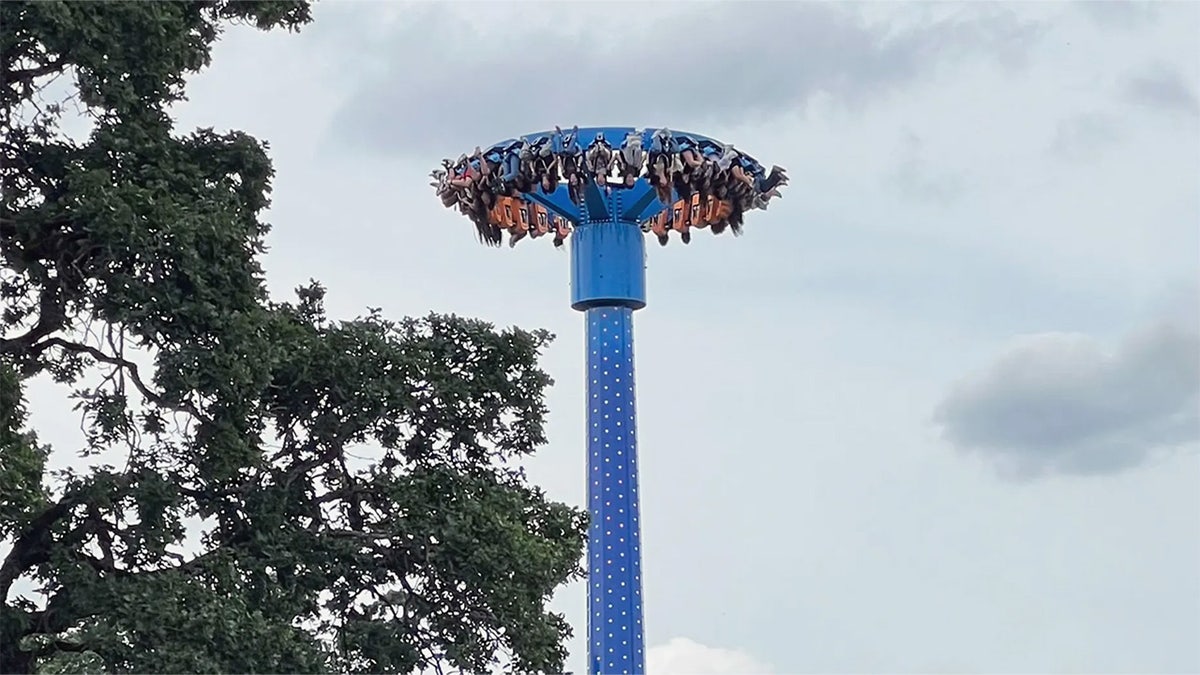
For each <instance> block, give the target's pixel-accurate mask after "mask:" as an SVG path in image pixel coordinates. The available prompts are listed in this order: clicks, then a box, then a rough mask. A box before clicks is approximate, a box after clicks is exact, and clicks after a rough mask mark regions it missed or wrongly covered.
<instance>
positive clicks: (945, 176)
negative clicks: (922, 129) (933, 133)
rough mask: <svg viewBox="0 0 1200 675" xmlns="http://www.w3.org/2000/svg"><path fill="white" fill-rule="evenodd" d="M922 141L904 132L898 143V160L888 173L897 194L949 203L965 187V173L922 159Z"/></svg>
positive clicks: (924, 155)
mask: <svg viewBox="0 0 1200 675" xmlns="http://www.w3.org/2000/svg"><path fill="white" fill-rule="evenodd" d="M926 154H927V153H926V152H925V141H924V140H922V139H921V137H920V136H918V135H917V134H915V133H913V132H912V131H911V130H910V131H907V132H906V133H905V134H904V136H903V140H902V142H901V148H900V152H899V156H900V160H899V164H897V166H896V168H895V169H894V170H893V171H892V172H891V174H890V175H889V179H890V180H891V182H892V185H894V186H895V187H896V189H898V190H899V191H900V193H901V194H903V195H905V196H906V197H909V198H910V199H915V200H918V201H925V202H935V203H939V204H949V203H951V202H955V201H958V200H959V199H961V198H962V197H963V195H964V193H965V192H966V190H967V189H968V184H967V180H966V176H965V175H963V174H962V173H961V172H953V171H949V170H945V169H941V168H939V167H938V166H937V165H936V164H934V163H932V162H930V161H929V160H928V159H926Z"/></svg>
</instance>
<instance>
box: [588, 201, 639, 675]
mask: <svg viewBox="0 0 1200 675" xmlns="http://www.w3.org/2000/svg"><path fill="white" fill-rule="evenodd" d="M586 194H587V199H586V200H585V205H584V207H583V208H582V209H581V211H582V215H583V218H582V219H581V220H582V221H583V222H581V223H580V225H579V227H578V228H577V229H576V231H575V233H574V235H572V237H571V306H572V307H573V308H575V309H577V310H580V311H583V312H585V316H586V318H587V338H586V339H587V402H588V437H587V438H588V440H587V452H588V461H587V475H588V511H589V513H590V515H591V526H590V529H589V533H588V628H587V631H588V672H589V673H591V674H592V675H615V674H618V673H619V674H622V675H642V674H643V673H645V672H646V665H645V664H646V655H645V634H644V629H643V625H642V550H641V523H640V519H639V517H638V513H639V512H638V506H639V504H638V470H637V416H636V411H635V391H634V364H633V312H634V310H636V309H641V308H642V307H645V305H646V271H645V270H646V266H645V255H646V250H645V239H644V237H643V234H642V232H641V229H640V228H639V227H638V225H637V224H636V223H633V222H624V221H622V220H620V219H619V216H617V215H616V214H620V213H621V212H622V209H621V207H622V204H621V194H620V193H619V192H616V193H613V194H604V193H601V192H600V191H599V190H597V189H596V188H595V187H590V188H589V189H588V190H587V193H586Z"/></svg>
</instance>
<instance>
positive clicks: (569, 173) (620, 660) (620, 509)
mask: <svg viewBox="0 0 1200 675" xmlns="http://www.w3.org/2000/svg"><path fill="white" fill-rule="evenodd" d="M611 139H620V141H619V144H618V145H617V146H616V147H614V146H613V145H612V140H611ZM431 176H432V177H433V178H434V181H433V183H432V185H433V186H434V187H435V188H437V193H438V196H439V197H440V198H441V200H442V203H443V204H444V205H445V206H446V207H448V208H453V207H455V206H457V207H458V208H459V209H460V210H461V211H462V213H464V214H465V215H467V216H468V217H469V218H470V219H471V220H472V222H474V224H475V228H476V231H477V233H478V236H479V239H480V241H482V242H483V243H485V244H487V245H490V246H499V245H500V244H501V242H502V239H503V233H504V232H505V231H507V232H508V233H509V245H510V246H513V245H516V243H517V242H518V241H520V240H521V239H523V238H525V237H526V236H528V237H530V238H538V237H541V236H543V235H546V234H549V233H551V232H553V235H554V236H553V241H554V245H555V246H556V247H560V246H562V245H563V243H564V242H565V241H566V240H567V238H568V237H570V239H571V307H572V308H574V309H576V310H579V311H582V312H584V313H585V315H586V317H587V337H586V344H587V376H588V385H587V401H588V422H587V424H588V428H587V432H588V435H587V438H588V443H587V452H588V467H587V475H588V509H589V512H590V515H591V525H590V530H589V533H588V554H587V555H588V590H589V592H588V627H587V640H588V671H589V673H592V674H593V675H598V674H600V673H603V674H605V675H608V674H615V673H627V674H630V675H636V674H641V673H644V672H645V640H644V632H643V627H642V575H641V562H642V558H641V528H640V523H639V518H638V472H637V429H636V416H635V413H634V377H633V311H634V310H637V309H641V308H643V307H645V306H646V265H645V258H646V246H645V237H644V234H653V235H654V236H655V238H656V239H657V240H658V242H659V243H660V244H662V245H664V246H665V245H666V244H667V243H668V241H669V239H670V234H671V233H672V232H676V233H678V234H679V236H680V238H681V239H682V241H683V243H685V244H686V243H689V242H690V241H691V232H692V229H693V228H708V229H710V230H711V231H712V232H713V234H721V233H722V232H724V231H725V230H727V229H728V230H730V231H731V232H733V234H735V235H738V234H741V232H742V224H743V217H744V214H745V213H746V212H747V211H750V210H752V209H765V208H766V207H767V204H768V203H769V202H770V200H771V198H773V197H778V196H780V195H779V188H782V187H783V186H784V185H786V184H787V182H788V179H787V174H786V173H785V171H784V170H783V169H782V168H780V167H778V166H776V167H772V168H771V170H770V171H769V172H768V171H766V170H765V169H763V167H762V165H761V164H759V163H758V162H757V161H756V160H755V159H754V158H752V157H750V156H749V155H747V154H745V153H743V152H741V151H739V150H737V149H735V148H734V147H733V146H732V145H726V144H723V143H720V142H718V141H715V140H713V139H711V138H707V137H705V136H699V135H696V134H690V133H681V132H678V131H676V132H672V131H670V130H669V129H658V130H655V129H644V130H643V129H633V128H628V127H603V128H587V129H580V128H578V127H574V128H572V129H571V130H569V131H563V130H562V129H560V128H558V127H555V129H554V131H548V132H541V133H535V134H529V135H527V136H523V137H521V138H518V139H512V140H508V141H503V142H500V143H497V144H495V145H492V146H490V147H489V148H487V149H486V150H484V149H482V148H478V147H477V148H476V149H475V153H474V155H472V156H467V155H463V156H461V157H460V158H459V159H458V161H457V162H454V161H452V160H449V159H447V160H444V161H443V162H442V168H441V169H438V170H435V171H434V172H433V173H432V174H431ZM614 177H615V179H616V180H615V181H614V180H613V179H614ZM564 183H565V185H564Z"/></svg>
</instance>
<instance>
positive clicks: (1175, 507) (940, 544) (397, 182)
mask: <svg viewBox="0 0 1200 675" xmlns="http://www.w3.org/2000/svg"><path fill="white" fill-rule="evenodd" d="M635 8H636V9H637V14H633V12H634V10H635ZM1198 35H1200V5H1196V4H1191V3H1170V4H1168V3H1160V4H1154V5H1128V4H1118V3H1103V4H1101V3H1091V4H1083V3H1077V4H1070V5H1060V4H1049V3H1021V4H1002V5H994V4H983V3H956V4H937V5H935V4H907V5H906V4H899V3H895V4H892V3H888V4H882V3H881V4H872V5H866V6H859V5H852V4H843V3H837V4H803V3H784V2H778V3H765V2H764V3H749V2H726V3H716V4H705V3H699V2H689V3H681V4H671V5H666V4H662V5H651V6H646V5H636V6H635V5H634V4H632V3H616V2H612V3H607V4H595V5H593V4H584V3H571V4H567V3H561V4H559V3H555V4H534V3H515V4H507V3H500V2H496V3H492V4H488V5H472V4H464V3H452V4H436V5H435V4H409V3H401V2H341V1H339V2H332V1H330V2H326V3H324V4H320V5H318V8H317V11H316V22H315V23H314V25H312V26H310V27H309V28H308V29H306V30H305V31H304V32H303V33H302V34H301V35H298V36H296V35H287V34H279V35H263V34H260V33H256V32H254V31H251V30H237V31H232V32H230V33H228V34H227V36H226V38H225V40H224V41H223V43H222V44H221V46H220V47H219V48H218V49H217V51H216V53H215V56H214V63H213V66H212V68H211V69H210V70H208V71H207V72H206V73H205V74H203V75H202V76H199V77H197V78H195V79H194V82H193V84H192V87H191V101H190V102H189V103H188V104H187V105H185V106H183V107H182V108H181V110H180V118H181V128H182V129H185V130H186V129H189V128H192V127H196V126H216V127H217V128H219V129H226V128H235V129H243V130H246V131H248V132H250V133H252V134H254V135H255V136H257V137H259V138H262V139H265V140H267V141H269V142H270V144H271V148H272V156H273V157H274V160H275V165H276V169H277V171H278V177H277V179H276V182H275V186H276V187H275V194H274V208H273V210H272V212H271V214H270V219H271V221H272V222H273V225H274V228H275V229H274V231H273V233H272V234H271V236H270V240H269V242H270V244H271V247H272V250H271V253H270V254H269V256H268V257H267V260H266V267H267V270H268V273H269V283H270V286H271V288H272V291H273V292H274V293H275V294H276V295H277V296H283V295H284V294H287V293H289V292H290V289H292V288H293V287H295V286H297V285H298V284H300V283H303V282H304V281H305V280H307V279H308V278H310V277H315V278H317V279H320V280H321V281H323V282H324V283H326V284H327V285H328V286H329V289H330V294H329V308H330V311H331V313H332V314H334V315H337V316H340V317H343V318H351V317H353V316H356V315H358V314H360V313H362V312H364V311H365V308H366V307H368V306H372V307H382V308H384V310H385V312H386V313H388V314H389V315H392V316H400V315H406V314H415V315H420V314H424V313H426V312H429V311H431V310H432V311H438V312H455V313H459V314H464V315H470V316H476V317H482V318H486V319H488V320H491V321H494V322H496V323H497V324H501V325H511V324H516V325H520V326H523V327H527V328H536V327H545V328H549V329H551V330H552V331H554V332H555V333H557V334H558V336H559V339H558V341H557V342H556V343H555V345H554V346H553V348H552V349H551V350H550V352H549V354H548V356H547V359H546V362H545V365H546V367H547V368H548V370H549V371H550V373H551V374H552V375H553V377H554V378H555V379H556V380H557V385H556V386H555V387H554V389H553V390H552V392H551V394H550V407H551V426H550V445H549V446H548V447H547V448H546V449H545V450H544V451H543V452H542V453H541V454H540V456H538V457H537V458H535V459H534V460H533V462H532V464H531V466H530V470H531V475H532V476H533V478H534V479H535V480H536V481H538V482H539V483H541V484H542V485H544V486H545V487H546V488H547V489H548V490H549V491H550V492H551V493H552V494H553V495H554V496H556V497H557V498H559V499H562V500H566V501H570V502H573V503H577V504H582V503H583V497H584V489H585V483H584V465H585V453H584V440H585V439H584V435H583V433H582V430H583V419H584V405H583V403H584V394H583V388H584V380H583V378H582V377H581V375H582V373H583V349H582V345H583V321H582V317H581V316H580V315H578V314H577V313H575V312H573V311H572V310H571V309H570V308H569V306H568V288H567V262H568V257H567V256H566V255H565V254H563V253H562V252H558V251H555V250H553V248H552V247H551V246H550V245H549V242H548V241H546V240H539V241H525V242H522V244H521V245H520V246H518V247H517V248H516V249H512V250H510V249H508V248H507V247H505V248H503V249H500V250H494V249H485V248H483V247H481V246H479V245H478V244H477V243H476V242H475V240H474V233H473V228H472V226H471V224H470V223H469V222H468V221H467V220H466V219H465V218H463V217H462V216H459V215H456V214H455V213H452V212H450V211H448V210H446V209H443V208H442V207H441V205H440V203H439V201H438V200H437V199H436V197H435V196H434V194H433V192H432V190H431V189H430V188H429V187H428V185H427V178H426V175H427V173H428V171H429V170H430V169H432V168H433V167H434V166H436V165H437V164H438V162H439V161H440V160H441V159H442V158H443V157H457V156H458V155H459V154H460V153H462V152H467V151H470V150H471V149H473V148H474V147H475V146H476V145H484V144H487V143H491V142H494V141H498V140H501V139H504V138H508V137H511V136H515V135H518V134H521V133H525V132H530V131H536V130H541V129H544V128H547V127H550V126H553V125H554V124H559V125H562V126H569V125H572V124H579V125H581V126H588V125H639V126H640V125H652V126H662V125H666V126H670V127H671V128H672V129H685V130H693V131H696V132H698V133H704V134H706V135H709V136H713V137H715V138H719V139H721V140H723V141H727V142H732V143H735V144H736V145H737V146H738V147H739V148H741V149H744V150H746V151H748V152H750V153H751V154H753V155H755V156H756V157H757V158H758V159H759V160H760V161H762V162H763V163H764V164H766V165H767V166H770V165H771V164H780V165H783V166H785V167H787V168H788V170H789V173H790V175H791V176H792V182H791V185H790V186H788V187H787V189H786V190H785V192H784V198H783V199H782V200H779V201H776V202H773V203H772V206H771V209H770V210H769V211H767V212H754V213H752V214H750V216H749V217H748V219H747V226H746V234H745V236H744V237H742V238H740V239H734V238H733V237H730V236H728V235H725V236H721V237H712V236H710V235H709V234H708V233H707V232H700V233H697V235H696V237H695V239H694V241H693V243H692V244H691V246H689V247H683V246H681V245H679V243H678V240H677V239H675V240H673V241H672V244H671V246H669V247H668V248H665V249H660V248H659V247H658V246H657V245H652V246H651V247H650V249H651V250H650V258H649V265H650V269H649V278H648V282H649V294H650V301H649V302H650V304H649V307H647V308H646V309H645V310H643V311H641V312H638V313H637V315H636V329H635V332H636V335H637V365H638V369H639V373H638V384H639V387H640V388H639V392H638V393H639V397H640V398H639V401H638V404H639V422H640V424H641V427H640V439H641V442H640V449H641V452H642V453H643V454H642V462H641V466H642V471H643V474H642V477H641V481H642V493H643V502H642V509H643V522H644V527H645V532H644V542H645V543H644V546H643V551H644V556H645V562H644V581H645V593H644V595H645V598H646V626H647V630H648V634H647V640H648V642H649V643H650V644H651V645H654V648H653V649H652V650H651V652H650V658H649V663H650V668H651V672H652V673H657V674H658V675H667V674H670V673H701V672H705V673H746V672H775V673H800V672H890V673H901V672H1056V673H1057V672H1089V673H1099V672H1145V673H1168V672H1177V673H1182V672H1197V671H1200V639H1198V636H1200V453H1198V449H1200V420H1198V419H1197V408H1198V405H1200V402H1198V398H1197V397H1198V389H1200V363H1198V358H1200V357H1198V354H1200V338H1198V333H1200V316H1198V311H1200V310H1198V304H1197V302H1198V294H1197V288H1196V283H1197V279H1198V277H1200V187H1198V186H1200V181H1198V178H1200V99H1198V93H1197V84H1198V83H1200V46H1198V45H1200V39H1198ZM43 394H44V395H47V396H48V395H49V392H48V391H42V392H40V393H39V396H41V395H43ZM53 410H54V409H53V407H51V406H49V405H45V406H42V407H41V408H39V412H38V413H37V414H36V415H35V423H38V424H39V426H40V427H41V431H42V433H43V435H44V436H45V437H46V440H49V441H53V440H55V435H54V434H55V430H54V429H53V427H54V426H55V421H54V417H53V416H52V411H53ZM54 414H60V413H54ZM58 426H59V427H61V426H62V425H58ZM62 433H66V432H62ZM60 442H66V441H60ZM584 603H585V594H584V589H583V588H582V587H581V586H574V587H570V588H567V589H565V590H564V591H563V592H561V593H560V594H559V597H558V598H557V600H556V601H555V604H556V606H557V607H558V608H560V609H561V610H563V611H566V612H567V613H568V615H569V617H570V619H571V621H572V623H573V624H574V625H575V626H576V627H577V632H582V629H583V627H584V623H585V613H584ZM583 651H584V645H583V643H582V642H581V641H578V640H577V641H575V642H573V644H572V653H573V655H572V660H571V666H572V667H573V668H574V669H575V670H576V671H577V672H580V671H583V670H584V662H583V657H584V653H583Z"/></svg>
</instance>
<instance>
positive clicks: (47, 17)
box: [0, 0, 586, 673]
mask: <svg viewBox="0 0 1200 675" xmlns="http://www.w3.org/2000/svg"><path fill="white" fill-rule="evenodd" d="M309 11H310V8H309V6H308V4H307V3H306V2H298V1H293V2H246V1H239V2H232V1H228V0H221V1H204V2H111V3H67V2H48V1H44V2H30V3H25V2H3V3H0V55H2V68H3V82H2V83H0V115H2V116H3V117H2V118H0V135H2V138H0V143H2V144H3V147H2V148H0V156H2V160H3V164H2V166H0V179H2V181H3V183H2V187H3V191H2V192H3V194H2V196H0V303H2V305H0V307H2V311H0V336H3V337H2V338H0V537H3V540H4V542H5V544H4V546H3V547H0V553H3V554H4V555H3V561H2V563H0V594H2V596H3V599H4V604H3V607H2V609H0V662H2V667H0V669H2V670H3V671H4V672H31V671H42V672H50V671H79V670H96V669H104V670H107V671H109V672H131V671H132V672H196V673H202V672H262V671H270V672H318V671H374V672H381V671H387V672H411V671H414V670H418V669H425V668H430V667H434V666H437V665H439V664H444V665H448V666H450V667H453V668H458V669H462V670H467V671H474V672H477V671H481V670H484V669H485V668H487V667H488V666H489V665H490V664H493V663H495V662H496V661H497V660H498V659H506V663H508V665H507V666H506V667H507V668H509V669H511V670H517V671H523V672H530V671H554V670H560V669H561V668H562V664H563V661H564V658H565V651H564V646H563V643H564V641H565V639H566V637H567V636H568V635H569V633H570V629H569V627H568V626H567V625H566V623H565V622H564V620H563V618H562V617H561V616H559V615H556V614H554V613H551V612H549V611H548V610H547V607H546V605H547V601H548V598H549V596H550V594H551V593H552V592H553V591H554V590H555V589H556V588H557V587H559V586H560V585H562V584H563V583H565V582H567V581H569V580H571V579H573V578H576V577H577V576H578V575H580V574H581V569H580V558H581V554H582V548H583V541H584V531H585V527H586V523H585V515H584V514H583V513H582V512H580V511H579V510H577V509H574V508H571V507H569V506H566V505H564V504H559V503H553V502H551V501H549V500H548V499H547V498H546V496H545V495H544V494H543V493H542V492H541V491H540V490H538V489H537V488H536V487H534V486H531V485H530V484H529V483H528V481H527V480H526V478H525V477H524V475H523V473H522V472H521V470H520V468H519V467H518V466H517V465H516V464H515V462H517V461H519V459H520V458H521V457H523V456H526V455H528V454H529V453H531V452H533V451H534V450H535V449H536V448H537V447H539V446H540V445H542V444H544V442H545V437H544V431H543V422H544V416H545V413H546V408H545V404H544V392H545V389H546V388H547V387H548V386H549V385H550V384H551V381H550V378H549V377H548V376H547V375H546V373H544V372H543V371H542V370H541V369H540V368H539V366H538V358H539V355H540V353H541V352H542V350H543V349H544V348H545V346H546V345H547V344H548V342H549V340H550V339H551V336H550V335H548V334H547V333H545V332H527V331H523V330H519V329H508V330H497V329H495V328H494V327H492V326H490V325H488V324H485V323H483V322H480V321H474V320H468V319H464V318H460V317H455V316H439V315H432V316H428V317H425V318H420V319H411V318H410V319H404V320H401V321H389V320H387V319H385V318H383V317H382V316H381V315H380V313H379V312H378V311H374V310H372V311H370V312H369V313H368V314H366V315H365V316H363V317H361V318H358V319H356V320H352V321H334V320H332V319H330V318H329V317H327V316H326V314H325V312H324V309H323V306H322V297H323V294H324V290H323V288H322V287H321V286H320V285H319V284H317V283H316V282H313V283H311V284H310V285H308V286H305V287H302V288H300V289H298V290H297V296H296V298H295V299H294V300H292V301H290V302H273V301H271V300H270V299H269V298H268V296H267V293H266V291H265V288H264V284H263V279H262V276H263V274H262V270H261V268H260V266H259V263H258V258H259V256H260V255H261V253H262V252H263V237H264V235H265V234H266V232H267V226H266V224H265V223H264V222H263V221H262V219H261V215H262V213H263V210H264V209H265V208H266V207H267V206H268V195H269V192H270V181H271V177H272V171H273V170H272V167H271V163H270V161H269V159H268V157H267V154H266V149H265V147H264V146H263V144H261V143H259V142H257V141H256V140H255V139H253V138H251V137H249V136H247V135H245V134H243V133H238V132H230V133H217V132H216V131H214V130H212V129H201V130H197V131H194V132H192V133H189V134H185V135H181V134H178V133H177V132H176V131H175V129H174V128H173V124H172V120H171V118H170V116H169V114H168V107H169V105H170V104H171V103H172V102H175V101H178V100H180V99H181V98H182V97H183V94H184V83H185V77H186V76H187V75H188V74H189V73H193V72H196V71H198V70H200V69H201V68H203V67H204V66H205V65H207V63H208V60H209V54H210V49H211V47H212V45H213V44H214V42H215V41H216V40H217V39H218V37H219V35H220V32H221V30H222V27H223V26H226V25H228V24H230V23H239V22H240V23H250V24H253V25H255V26H257V27H258V28H260V29H264V30H266V29H288V30H298V29H299V28H300V27H301V26H303V25H304V24H306V23H308V22H309V20H310V13H309ZM56 78H62V79H61V80H60V83H67V84H70V85H71V86H70V87H69V89H70V92H71V93H70V99H71V102H73V103H74V104H75V105H76V106H77V107H78V108H80V109H81V110H82V111H83V112H84V114H85V115H86V116H87V118H88V119H89V120H90V122H91V125H92V130H91V132H90V134H89V135H88V136H87V138H86V140H83V141H78V142H77V141H73V140H71V139H70V138H69V137H68V136H67V135H66V134H64V133H63V132H62V131H61V122H62V119H63V114H64V113H63V104H64V103H65V102H67V101H63V100H59V101H47V100H45V96H46V94H45V92H46V91H48V90H47V89H46V84H47V83H48V82H50V81H52V80H54V79H56ZM139 365H140V367H139ZM39 376H40V377H52V378H53V379H54V380H56V381H57V382H60V383H64V384H67V385H69V386H70V387H71V388H72V390H73V391H74V392H75V393H74V398H75V400H76V403H77V406H78V407H77V409H78V410H79V411H80V414H81V415H82V417H83V421H84V429H85V431H86V448H85V449H84V454H92V455H98V456H99V457H100V458H101V459H103V460H106V461H105V463H102V464H101V465H99V466H98V467H97V468H92V469H87V470H82V471H79V470H62V471H52V470H50V469H49V468H48V466H49V465H48V461H49V458H50V456H51V454H50V453H51V450H50V448H48V447H46V446H45V445H43V444H41V443H39V441H38V438H37V436H36V434H35V432H34V430H32V429H30V428H29V420H28V415H27V410H26V408H27V401H26V396H25V387H26V384H27V383H28V382H29V380H30V378H34V377H39ZM364 453H365V454H366V455H367V458H366V459H356V457H358V456H359V455H363V454H364ZM197 528H199V529H200V530H202V532H203V536H202V537H201V538H200V544H199V545H196V544H195V543H194V542H193V543H192V544H188V545H185V540H186V538H187V537H188V536H189V535H192V536H194V535H195V532H196V530H197ZM31 583H32V584H36V585H37V587H38V589H39V592H37V593H27V594H23V593H22V592H21V591H20V590H19V587H20V586H21V584H25V585H26V586H28V585H29V584H31Z"/></svg>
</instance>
